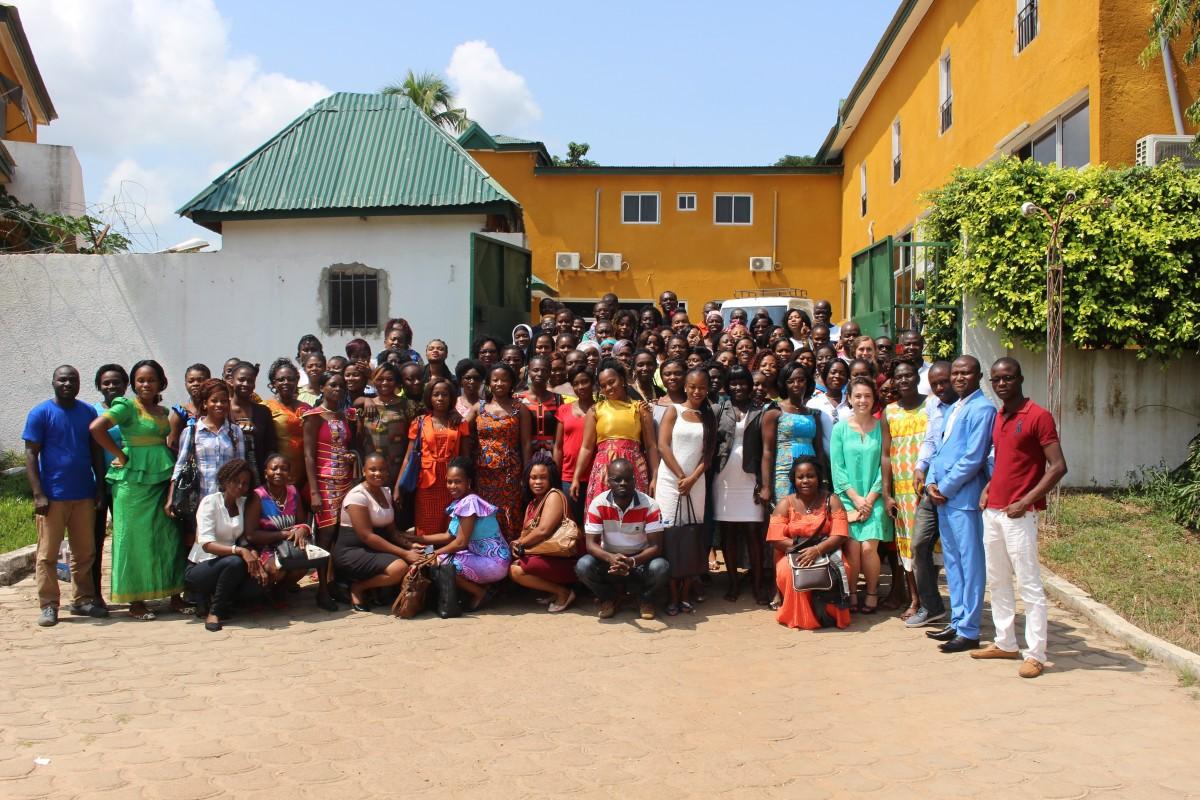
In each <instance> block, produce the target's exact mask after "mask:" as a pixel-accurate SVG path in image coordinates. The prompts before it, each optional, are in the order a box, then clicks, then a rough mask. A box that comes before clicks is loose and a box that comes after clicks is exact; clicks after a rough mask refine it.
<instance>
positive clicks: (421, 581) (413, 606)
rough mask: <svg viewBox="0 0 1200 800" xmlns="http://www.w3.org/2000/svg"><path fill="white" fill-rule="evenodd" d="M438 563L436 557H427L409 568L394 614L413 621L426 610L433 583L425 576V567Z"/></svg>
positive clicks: (394, 606)
mask: <svg viewBox="0 0 1200 800" xmlns="http://www.w3.org/2000/svg"><path fill="white" fill-rule="evenodd" d="M436 563H437V558H436V557H435V556H432V555H430V556H426V557H425V558H423V559H421V560H420V561H418V562H417V563H415V564H413V565H412V566H410V567H409V568H408V572H406V573H405V574H404V580H402V581H401V582H400V594H399V595H398V596H397V597H396V602H394V603H392V613H393V614H395V615H396V616H397V617H400V618H401V619H412V618H413V617H415V616H417V614H420V613H421V612H422V611H424V610H425V594H426V593H427V592H428V591H429V586H430V583H431V581H430V580H429V576H428V575H426V574H425V567H428V566H432V565H434V564H436Z"/></svg>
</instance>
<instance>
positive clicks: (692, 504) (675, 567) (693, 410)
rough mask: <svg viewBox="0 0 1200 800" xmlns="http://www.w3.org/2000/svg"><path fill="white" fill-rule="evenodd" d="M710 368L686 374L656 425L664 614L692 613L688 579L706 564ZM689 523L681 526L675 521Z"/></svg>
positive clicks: (711, 440) (711, 434)
mask: <svg viewBox="0 0 1200 800" xmlns="http://www.w3.org/2000/svg"><path fill="white" fill-rule="evenodd" d="M709 380H710V379H709V376H708V370H706V369H704V368H703V367H697V368H696V369H693V370H691V371H690V372H688V373H687V376H686V378H685V379H684V395H685V399H684V402H682V403H679V404H676V405H673V406H671V407H670V408H668V409H667V411H666V414H664V415H663V418H662V422H661V423H660V424H659V426H658V447H659V451H658V452H659V457H660V458H661V459H662V464H661V466H660V467H659V471H658V482H657V484H656V486H655V490H654V500H655V502H657V503H658V508H659V510H660V511H661V512H662V518H663V522H664V524H665V525H666V526H667V527H668V528H675V530H668V531H667V533H666V541H665V542H664V545H665V549H666V555H667V561H668V562H670V564H671V601H670V603H669V604H668V605H667V615H668V616H672V617H673V616H675V615H676V614H678V613H679V612H680V611H687V612H688V613H692V612H693V611H694V610H695V609H694V608H693V606H692V604H691V602H690V601H689V596H690V595H689V593H690V591H691V587H692V583H693V582H694V581H695V579H696V578H697V577H699V576H700V575H702V574H703V573H704V572H705V571H706V570H707V569H708V537H707V534H706V532H705V530H704V526H703V522H704V501H705V484H704V471H705V470H706V469H707V468H708V464H709V462H710V461H711V459H712V447H713V444H714V442H715V440H716V435H715V434H716V418H715V417H714V416H713V412H712V407H711V406H710V405H709V403H708V390H709ZM684 525H688V526H692V527H690V528H687V529H686V530H680V529H679V528H678V526H684Z"/></svg>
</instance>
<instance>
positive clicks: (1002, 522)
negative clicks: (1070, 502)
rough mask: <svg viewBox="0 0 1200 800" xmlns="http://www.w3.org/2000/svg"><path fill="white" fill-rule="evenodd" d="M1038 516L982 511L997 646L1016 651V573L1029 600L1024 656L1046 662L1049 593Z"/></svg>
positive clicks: (1027, 600) (1018, 583) (1022, 597)
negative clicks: (1040, 553) (1012, 516)
mask: <svg viewBox="0 0 1200 800" xmlns="http://www.w3.org/2000/svg"><path fill="white" fill-rule="evenodd" d="M1037 534H1038V515H1037V512H1036V511H1027V512H1025V516H1023V517H1021V518H1020V519H1009V518H1008V515H1007V514H1005V513H1004V512H1003V511H1002V510H1000V509H995V508H989V509H988V510H986V511H984V512H983V549H984V552H985V554H986V556H987V579H988V588H989V589H990V590H991V592H992V623H993V624H994V625H995V626H996V646H997V647H999V648H1001V649H1002V650H1007V651H1009V652H1010V653H1011V652H1013V651H1014V650H1016V649H1017V631H1016V615H1017V602H1016V598H1015V597H1014V596H1013V575H1014V573H1015V575H1016V578H1017V589H1018V590H1019V591H1020V593H1021V601H1022V602H1023V603H1024V604H1025V646H1026V647H1027V648H1028V649H1027V650H1026V651H1025V652H1024V653H1022V654H1021V655H1022V656H1024V657H1025V658H1033V659H1036V660H1037V661H1039V662H1043V663H1044V662H1045V661H1046V626H1047V621H1046V592H1045V590H1044V589H1043V588H1042V567H1041V564H1039V563H1038V544H1037Z"/></svg>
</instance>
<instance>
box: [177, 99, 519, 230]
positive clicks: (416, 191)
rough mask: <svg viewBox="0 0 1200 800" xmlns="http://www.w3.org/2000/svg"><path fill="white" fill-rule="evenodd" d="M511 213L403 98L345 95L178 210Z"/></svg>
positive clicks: (211, 213)
mask: <svg viewBox="0 0 1200 800" xmlns="http://www.w3.org/2000/svg"><path fill="white" fill-rule="evenodd" d="M497 204H499V206H497ZM516 206H517V201H516V200H515V199H514V198H513V196H512V195H510V194H509V193H508V192H507V191H506V190H505V189H504V187H503V186H501V185H500V184H499V183H498V182H496V181H495V180H494V179H493V178H492V177H491V176H490V175H488V173H487V171H486V170H485V169H484V168H483V167H481V166H480V165H479V163H478V162H476V161H475V159H473V158H471V156H470V155H469V154H468V153H467V151H466V150H464V149H463V148H462V147H460V146H459V144H458V142H456V141H455V140H454V138H453V137H451V136H449V135H448V134H446V133H445V132H443V131H442V129H441V128H439V127H438V126H437V125H436V124H434V122H433V121H432V120H430V119H429V118H428V117H427V116H425V114H423V113H422V112H421V111H420V109H418V108H417V107H416V106H415V105H413V103H412V101H410V100H409V99H408V98H406V97H398V96H393V95H380V94H351V93H346V92H343V93H338V94H334V95H331V96H329V97H327V98H325V99H324V100H322V101H320V102H319V103H317V104H316V105H314V106H313V107H312V108H310V109H308V111H305V112H304V113H303V114H301V115H300V116H299V117H298V118H297V119H296V120H294V121H293V122H292V123H291V124H289V125H288V126H287V127H286V128H284V129H283V130H282V131H280V132H279V133H277V134H275V136H273V137H272V138H271V139H270V140H268V141H267V142H266V143H265V144H263V145H262V146H261V147H259V148H258V149H257V150H255V151H254V152H252V153H251V154H250V155H248V156H246V158H244V159H242V160H241V161H240V162H238V163H237V164H235V165H234V166H232V167H230V168H229V170H227V171H226V172H225V173H224V174H223V175H221V176H220V177H219V178H217V179H216V180H214V181H213V182H212V184H210V185H209V186H208V187H207V188H206V189H205V190H204V191H202V192H200V194H198V195H196V196H195V197H194V198H193V199H192V200H190V201H189V202H188V203H186V204H185V205H184V206H183V208H181V209H179V211H178V213H179V214H180V215H182V216H186V217H191V218H192V219H193V220H195V221H196V222H201V223H205V222H210V223H218V224H219V221H220V220H222V219H231V218H243V219H248V218H255V217H258V218H262V217H272V218H287V217H293V216H295V217H307V216H325V215H331V214H338V213H362V212H375V213H414V212H415V213H420V212H421V211H422V210H427V211H428V212H429V213H439V212H447V211H457V210H461V211H464V212H465V211H472V210H491V209H493V208H498V207H505V208H509V209H511V208H515V207H516Z"/></svg>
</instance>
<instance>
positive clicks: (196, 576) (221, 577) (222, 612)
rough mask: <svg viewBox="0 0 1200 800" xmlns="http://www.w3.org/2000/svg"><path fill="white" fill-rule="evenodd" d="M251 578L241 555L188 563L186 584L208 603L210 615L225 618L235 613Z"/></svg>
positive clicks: (193, 593) (188, 588)
mask: <svg viewBox="0 0 1200 800" xmlns="http://www.w3.org/2000/svg"><path fill="white" fill-rule="evenodd" d="M248 575H249V573H248V572H247V571H246V562H245V560H244V559H243V558H242V557H241V556H233V555H230V556H218V557H216V558H210V559H209V560H208V561H201V562H200V563H199V564H191V563H189V564H188V566H187V570H186V571H185V572H184V574H183V582H184V585H185V586H186V587H187V590H188V591H189V592H191V593H192V595H193V596H194V597H195V599H196V600H197V601H199V602H202V603H205V604H207V605H208V609H209V611H210V612H211V613H213V614H216V615H217V616H218V617H222V618H223V617H227V616H229V615H230V613H231V612H232V611H233V604H234V601H236V600H237V598H238V595H240V594H241V593H242V590H243V587H244V586H245V584H246V583H247V579H248Z"/></svg>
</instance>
